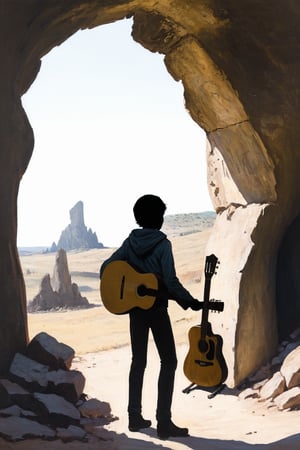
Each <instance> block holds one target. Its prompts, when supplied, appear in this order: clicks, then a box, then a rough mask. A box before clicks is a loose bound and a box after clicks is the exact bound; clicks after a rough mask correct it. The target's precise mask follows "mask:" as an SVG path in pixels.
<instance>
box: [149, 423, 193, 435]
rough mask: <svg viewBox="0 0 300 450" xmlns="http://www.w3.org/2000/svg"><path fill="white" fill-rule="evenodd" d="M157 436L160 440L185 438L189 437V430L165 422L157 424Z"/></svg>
mask: <svg viewBox="0 0 300 450" xmlns="http://www.w3.org/2000/svg"><path fill="white" fill-rule="evenodd" d="M157 435H158V437H159V438H160V439H168V438H169V437H186V436H188V435H189V430H188V429H187V428H179V427H177V426H176V425H175V424H174V423H173V422H172V421H171V420H167V421H162V422H158V423H157Z"/></svg>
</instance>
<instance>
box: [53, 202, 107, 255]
mask: <svg viewBox="0 0 300 450" xmlns="http://www.w3.org/2000/svg"><path fill="white" fill-rule="evenodd" d="M70 220H71V223H70V224H69V225H68V226H67V228H66V229H65V230H63V231H62V233H61V236H60V238H59V241H58V244H57V245H56V244H55V243H53V244H52V247H51V251H56V250H57V249H61V248H63V249H64V250H66V251H68V250H78V249H89V248H103V244H102V243H100V242H98V238H97V234H96V233H95V232H93V231H92V230H91V229H90V228H89V229H87V227H86V225H85V223H84V215H83V202H81V201H79V202H77V203H76V205H74V206H73V208H72V209H70Z"/></svg>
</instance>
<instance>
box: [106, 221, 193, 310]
mask: <svg viewBox="0 0 300 450" xmlns="http://www.w3.org/2000/svg"><path fill="white" fill-rule="evenodd" d="M115 260H122V261H127V262H128V263H129V264H131V265H132V266H133V267H134V268H136V269H137V270H139V271H140V272H144V273H154V274H155V275H157V276H158V277H159V278H160V279H161V280H162V281H163V283H164V286H165V287H166V289H167V291H168V293H169V298H173V299H174V300H176V301H177V303H179V304H180V306H181V307H182V308H184V309H187V308H188V307H189V306H190V303H191V301H193V300H194V298H193V297H192V295H191V294H190V293H189V292H188V291H187V290H186V289H185V288H184V287H183V286H182V284H181V283H180V281H179V280H178V278H177V276H176V271H175V265H174V258H173V252H172V245H171V242H170V241H169V240H168V239H167V236H166V235H165V234H164V233H163V232H162V231H160V230H153V229H150V228H139V229H136V230H133V231H132V232H131V233H130V235H129V236H128V238H127V239H125V241H124V242H123V244H122V245H121V247H120V248H119V249H117V250H116V251H115V252H114V253H113V254H112V255H111V256H110V258H108V259H107V260H106V261H104V263H103V264H102V266H101V269H100V278H101V275H102V272H103V270H104V268H105V266H106V265H107V264H108V263H109V262H111V261H115Z"/></svg>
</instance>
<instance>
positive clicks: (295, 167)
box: [0, 0, 300, 386]
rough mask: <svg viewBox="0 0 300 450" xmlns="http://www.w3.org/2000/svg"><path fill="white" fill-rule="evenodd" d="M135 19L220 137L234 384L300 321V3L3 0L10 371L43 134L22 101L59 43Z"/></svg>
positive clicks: (220, 238) (215, 197)
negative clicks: (24, 203) (36, 142)
mask: <svg viewBox="0 0 300 450" xmlns="http://www.w3.org/2000/svg"><path fill="white" fill-rule="evenodd" d="M130 16H133V22H134V26H133V31H132V35H133V38H134V39H135V40H136V41H137V42H139V43H141V44H142V45H143V46H144V47H145V48H146V49H149V50H150V51H154V52H160V53H162V54H164V55H165V64H166V67H167V70H168V71H169V72H170V74H171V76H173V78H175V79H176V80H181V82H182V83H183V87H184V98H185V103H186V109H187V110H188V111H189V113H190V115H191V117H192V119H193V120H194V121H195V122H196V123H198V124H199V126H200V127H202V128H203V129H204V130H205V131H206V133H207V158H208V185H209V189H210V194H211V198H212V201H213V204H214V206H215V209H216V212H217V218H216V221H215V225H214V228H213V231H212V233H211V238H210V241H209V243H208V246H207V254H210V253H214V254H216V255H217V256H218V257H219V259H220V269H219V271H218V274H217V275H216V277H214V280H213V285H212V297H214V298H219V299H222V300H223V301H224V302H225V311H224V313H222V315H219V317H217V318H214V320H213V329H214V330H215V332H220V333H221V334H222V336H223V338H224V353H225V357H226V360H227V363H228V367H229V376H228V380H227V383H228V384H229V385H231V386H233V385H236V384H238V383H239V382H240V381H241V380H242V379H244V378H245V377H246V376H247V375H248V374H249V373H251V372H252V371H253V370H255V369H257V368H258V367H260V366H261V365H262V364H263V363H265V362H266V361H267V360H269V359H270V357H271V356H272V355H273V354H274V352H275V350H276V346H277V342H278V333H279V335H280V337H281V338H282V337H284V335H287V334H288V333H289V332H290V331H291V330H292V329H293V328H295V327H296V326H298V324H295V323H291V321H292V320H293V321H294V322H295V321H298V322H299V317H300V316H299V314H298V310H299V300H298V299H297V296H296V295H295V294H296V293H297V292H299V287H300V278H299V277H298V276H297V273H298V263H297V257H296V256H297V252H298V247H299V244H298V243H299V236H300V233H299V227H300V223H299V220H298V216H299V210H300V190H299V166H300V152H299V140H300V128H299V126H298V121H299V105H300V101H299V100H300V99H299V97H300V89H299V83H300V78H299V73H300V60H299V45H300V44H299V42H300V27H299V26H298V25H299V22H300V8H299V1H298V0H285V1H278V2H276V3H274V2H266V1H265V0H243V2H237V1H233V0H205V1H198V0H122V1H120V0H111V1H109V2H108V1H106V0H98V1H97V2H95V1H94V0H81V1H78V0H69V1H68V2H59V1H53V0H44V1H43V2H41V1H40V0H28V1H26V2H20V1H19V0H10V1H9V2H8V1H7V0H1V16H0V37H1V42H2V43H3V44H4V45H2V46H1V50H0V52H1V53H0V59H1V67H2V70H1V73H0V89H1V96H0V98H1V102H0V117H1V121H0V149H1V152H0V168H1V169H0V170H1V177H0V218H1V234H0V259H1V267H2V270H1V273H0V284H1V289H2V291H1V302H0V317H2V318H5V321H4V319H2V321H3V322H2V324H1V327H0V347H1V352H2V358H1V366H2V368H4V367H6V366H7V365H8V364H9V362H10V361H11V359H12V356H13V354H14V352H15V351H16V350H20V349H22V347H24V345H25V344H26V342H27V321H26V298H25V288H24V282H23V279H22V273H21V268H20V264H19V260H18V254H17V249H16V232H17V193H18V186H19V182H20V179H21V177H22V175H23V174H24V172H25V170H26V167H27V165H28V162H29V160H30V157H31V154H32V151H33V130H32V129H31V127H30V124H29V122H28V119H27V117H26V115H25V112H24V110H23V108H22V104H21V101H20V98H21V96H22V94H23V93H24V92H25V91H26V90H27V89H28V88H29V87H30V85H31V84H32V82H33V81H34V79H35V77H36V76H37V73H38V71H39V68H40V64H41V58H42V57H43V56H44V55H45V54H47V53H48V52H49V51H50V50H51V49H52V48H53V47H55V46H56V45H59V44H61V43H62V42H64V41H65V40H66V39H67V38H68V37H69V36H70V35H72V34H73V33H75V32H76V31H77V30H79V29H86V28H93V27H96V26H98V25H101V24H105V23H109V22H113V21H116V20H119V19H122V18H124V17H130ZM279 18H280V19H279ZM145 51H146V50H145ZM78 57H79V58H80V55H78ZM74 95H75V93H74ZM141 151H142V150H141ZM200 194H201V193H200V192H199V195H200ZM298 253H299V252H298ZM286 263H287V264H286ZM298 298H299V297H298ZM287 310H288V311H289V314H282V311H287Z"/></svg>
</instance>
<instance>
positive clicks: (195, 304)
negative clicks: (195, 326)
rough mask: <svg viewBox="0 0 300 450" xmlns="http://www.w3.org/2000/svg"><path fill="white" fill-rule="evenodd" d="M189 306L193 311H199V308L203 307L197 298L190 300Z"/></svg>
mask: <svg viewBox="0 0 300 450" xmlns="http://www.w3.org/2000/svg"><path fill="white" fill-rule="evenodd" d="M190 308H191V309H192V310H193V311H200V309H202V308H203V302H199V300H196V299H194V300H193V301H192V302H191V305H190Z"/></svg>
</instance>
